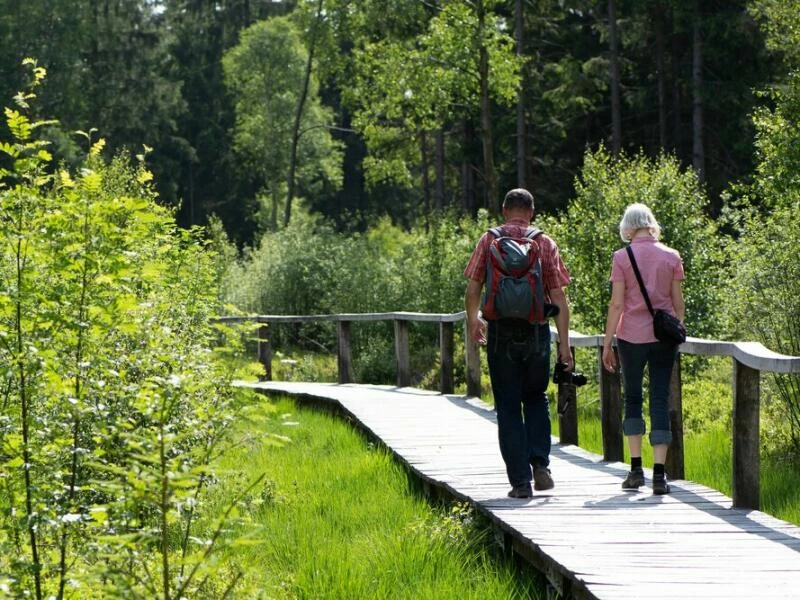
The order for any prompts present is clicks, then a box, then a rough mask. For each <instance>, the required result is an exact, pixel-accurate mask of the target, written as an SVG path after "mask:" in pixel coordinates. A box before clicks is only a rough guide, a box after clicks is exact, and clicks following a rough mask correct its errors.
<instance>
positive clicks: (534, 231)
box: [525, 227, 544, 240]
mask: <svg viewBox="0 0 800 600" xmlns="http://www.w3.org/2000/svg"><path fill="white" fill-rule="evenodd" d="M543 233H544V232H543V231H542V230H541V229H539V228H538V227H528V231H526V232H525V237H526V238H528V239H529V240H533V239H535V238H537V237H539V236H540V235H542V234H543Z"/></svg>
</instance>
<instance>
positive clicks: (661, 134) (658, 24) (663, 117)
mask: <svg viewBox="0 0 800 600" xmlns="http://www.w3.org/2000/svg"><path fill="white" fill-rule="evenodd" d="M664 13H665V7H664V5H663V3H662V2H659V3H658V4H657V5H656V8H655V11H654V14H653V25H654V27H655V34H656V68H657V69H658V145H659V148H660V149H661V150H666V148H667V82H666V77H665V73H664V65H665V63H664V29H665V23H664Z"/></svg>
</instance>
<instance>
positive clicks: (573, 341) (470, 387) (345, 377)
mask: <svg viewBox="0 0 800 600" xmlns="http://www.w3.org/2000/svg"><path fill="white" fill-rule="evenodd" d="M465 318H466V313H465V312H464V311H461V312H457V313H414V312H382V313H342V314H331V315H251V316H226V317H219V318H217V319H215V321H217V322H220V323H243V322H254V323H259V324H260V327H259V336H258V338H259V344H258V356H259V360H260V361H261V363H262V364H263V365H264V369H265V374H266V378H267V379H270V378H271V377H272V366H271V363H272V348H271V345H270V342H269V326H270V325H274V324H280V323H309V322H317V321H333V322H336V323H337V329H338V337H339V344H338V366H339V375H338V380H339V383H350V382H352V381H353V379H354V378H353V370H352V360H351V355H350V352H351V347H350V329H351V324H352V323H354V322H367V321H387V320H388V321H394V324H395V356H396V361H397V385H398V386H399V387H405V386H408V385H410V382H411V373H410V367H409V365H410V358H409V345H408V323H409V322H412V321H416V322H433V323H439V344H440V363H441V368H440V385H439V389H440V391H441V393H443V394H451V393H453V388H454V379H453V365H454V363H453V349H454V344H453V326H454V323H458V322H462V321H464V320H465ZM551 332H552V334H553V339H554V340H557V339H558V332H557V331H556V329H555V328H554V327H551ZM569 339H570V346H571V347H572V348H573V349H574V348H576V347H577V348H595V349H596V350H597V361H598V363H597V364H598V373H599V376H600V382H599V383H600V385H599V388H600V407H601V408H600V414H601V425H602V436H603V460H606V461H614V462H616V461H622V460H623V459H624V452H623V442H624V436H623V432H622V414H623V411H622V393H621V385H620V384H621V382H620V376H619V373H618V372H617V373H609V372H608V371H606V370H605V369H604V368H603V365H602V347H603V336H602V335H597V334H583V333H580V332H576V331H570V333H569ZM464 342H465V344H464V345H465V361H466V383H467V396H477V397H480V395H481V367H480V347H479V346H478V344H476V343H475V342H473V341H472V340H470V339H468V336H467V332H466V328H465V331H464ZM615 346H616V344H615ZM681 354H689V355H701V356H729V357H731V359H732V361H733V382H732V385H733V456H732V462H733V477H732V484H733V485H732V487H733V505H734V506H735V507H739V508H752V509H758V508H759V505H760V499H759V496H760V481H759V479H760V475H759V472H760V456H759V449H760V423H759V416H760V376H761V373H762V372H767V373H784V374H786V373H790V374H800V356H787V355H784V354H779V353H777V352H773V351H772V350H770V349H768V348H766V347H765V346H764V345H762V344H761V343H759V342H728V341H721V340H707V339H703V338H695V337H689V338H687V339H686V342H685V343H683V344H681V346H680V347H679V356H678V361H677V363H676V367H675V369H674V370H673V374H672V382H671V383H670V400H669V412H670V422H671V428H672V434H673V441H672V445H671V446H670V451H669V453H668V457H667V470H668V472H669V473H670V475H671V476H672V477H673V478H675V479H683V477H684V456H683V405H682V384H681V363H680V355H681ZM575 400H576V389H575V386H574V385H569V384H559V385H558V419H559V437H560V441H561V443H562V444H575V445H577V444H578V418H577V409H576V401H575Z"/></svg>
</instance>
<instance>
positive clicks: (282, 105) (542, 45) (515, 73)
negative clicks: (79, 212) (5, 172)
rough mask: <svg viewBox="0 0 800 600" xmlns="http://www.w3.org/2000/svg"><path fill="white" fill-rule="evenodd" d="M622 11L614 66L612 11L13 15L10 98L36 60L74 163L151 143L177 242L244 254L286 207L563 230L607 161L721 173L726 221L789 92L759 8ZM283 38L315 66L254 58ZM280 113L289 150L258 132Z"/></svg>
mask: <svg viewBox="0 0 800 600" xmlns="http://www.w3.org/2000/svg"><path fill="white" fill-rule="evenodd" d="M757 4H758V5H760V6H761V7H762V12H765V13H770V14H773V13H774V14H775V15H776V16H777V15H779V14H782V13H779V12H778V11H779V6H780V5H781V4H782V3H773V2H759V3H757ZM783 4H785V5H786V6H785V7H784V10H785V12H786V13H787V16H786V17H785V18H783V20H784V22H786V23H789V21H787V19H789V18H790V17H791V9H792V7H793V4H792V3H791V2H788V3H783ZM615 5H616V17H617V18H616V23H615V24H616V28H615V31H616V32H617V33H618V36H617V37H618V44H617V46H616V48H615V50H613V51H612V49H611V48H610V46H609V35H610V31H611V25H612V23H609V13H608V2H606V1H600V0H568V1H563V0H535V1H530V0H528V1H525V2H523V1H522V0H480V1H473V0H470V1H467V0H436V1H433V2H419V1H417V0H361V1H359V2H352V1H350V0H282V1H271V2H252V1H249V0H224V1H216V2H209V1H206V0H26V1H25V2H20V1H19V0H0V15H2V17H0V99H1V100H2V102H3V104H8V102H9V100H10V98H11V97H12V96H13V94H14V93H15V92H16V90H17V89H19V87H20V85H19V84H20V78H19V74H18V65H19V61H20V60H21V59H22V58H23V57H24V56H34V57H36V58H37V59H38V60H39V62H40V64H42V65H44V66H45V67H47V68H48V69H49V70H50V72H51V77H50V78H49V79H48V81H47V82H46V84H45V85H44V86H43V88H42V90H41V94H40V95H41V105H40V111H41V113H40V114H41V115H45V116H47V115H58V116H59V119H60V124H54V125H52V129H53V133H52V135H51V137H53V138H54V139H55V140H57V143H56V144H54V147H53V149H52V151H53V152H54V154H55V155H56V157H57V158H58V159H61V158H65V159H67V160H70V161H72V162H73V163H75V162H76V161H79V160H80V156H81V152H80V146H79V144H80V140H79V139H76V138H75V137H74V136H73V135H72V134H71V133H70V132H72V131H75V130H84V131H88V130H89V128H91V127H95V128H97V130H98V131H99V135H100V136H102V137H103V138H104V139H106V140H107V147H106V149H105V150H104V151H103V153H104V154H105V155H106V156H113V155H115V153H116V152H117V151H118V150H119V149H120V148H128V149H130V151H131V153H132V154H137V153H139V152H141V150H142V147H143V145H145V144H146V145H147V146H148V147H150V148H152V152H150V153H148V155H147V158H146V161H147V165H148V168H149V169H150V170H151V171H152V172H153V173H154V175H155V185H156V187H157V190H158V192H159V201H160V202H162V203H163V204H166V205H169V206H174V207H177V213H176V217H177V220H178V222H179V223H180V224H181V225H184V226H189V225H194V224H205V223H206V222H207V221H208V219H209V217H210V216H211V215H217V216H218V217H219V218H220V219H221V222H222V223H223V224H224V227H225V229H226V231H227V232H228V234H229V236H230V237H231V238H232V239H234V240H235V241H236V242H237V243H238V244H239V246H240V247H242V246H245V245H257V242H258V238H259V237H260V235H261V233H262V232H263V231H264V230H270V229H273V228H274V227H275V226H276V223H277V226H282V221H283V220H284V219H283V218H282V217H284V215H280V214H278V218H273V210H274V208H273V207H274V203H275V199H276V198H279V199H281V201H282V203H283V204H284V205H285V206H286V207H291V202H292V201H294V200H295V197H296V198H297V199H302V200H304V201H305V204H306V206H307V207H308V208H309V209H310V210H311V211H312V212H313V213H317V214H322V215H324V216H325V217H326V218H327V219H328V220H330V221H332V222H333V223H334V224H335V227H336V229H337V230H348V231H352V230H358V231H363V230H364V229H365V228H366V227H367V226H368V225H372V224H374V223H375V222H376V221H377V220H378V219H380V218H381V217H383V216H389V217H390V218H391V219H392V221H393V222H394V223H398V224H400V225H401V226H403V227H405V228H407V227H409V226H410V225H411V224H413V223H416V222H418V220H419V219H420V218H422V217H425V216H427V215H428V214H430V212H431V211H432V210H435V209H441V208H445V207H456V208H457V209H458V210H459V211H461V212H464V213H466V214H471V215H473V216H474V215H475V214H476V212H477V209H478V208H479V207H486V208H488V209H489V211H490V212H492V213H494V212H495V211H496V209H497V201H498V200H499V197H498V196H499V194H500V193H501V192H502V190H504V189H506V188H508V187H511V186H513V185H516V184H517V183H524V184H526V185H528V186H529V187H531V188H533V189H534V191H535V192H536V194H537V198H538V199H539V205H540V208H541V209H542V210H543V211H545V212H550V213H552V212H555V211H556V210H561V209H564V208H566V206H567V204H568V202H569V199H570V198H571V197H572V195H573V190H574V188H573V186H574V183H575V175H576V174H577V173H578V172H579V170H580V168H581V165H582V160H583V154H584V150H585V149H586V147H587V146H588V147H590V148H592V149H596V148H597V147H599V146H600V145H602V144H608V145H609V147H616V146H615V144H616V143H619V145H620V147H621V148H622V149H624V150H625V151H626V152H627V153H629V154H630V155H635V154H637V153H639V152H640V151H641V152H643V154H644V156H647V157H649V158H651V159H655V158H657V157H658V156H659V155H660V154H661V153H663V152H668V153H670V154H672V155H674V156H675V157H676V159H677V160H678V161H679V163H680V164H681V165H682V166H685V165H688V164H693V161H694V160H695V158H694V157H695V155H701V157H702V163H703V164H704V167H703V169H702V175H703V177H704V178H705V181H706V182H707V185H708V195H709V205H710V209H711V210H712V211H713V212H714V214H716V213H717V211H719V209H720V208H721V204H722V199H721V193H722V192H723V191H724V190H725V188H726V187H727V185H728V184H729V182H731V181H733V180H736V179H738V178H740V177H742V176H746V175H748V174H749V173H750V172H751V171H752V166H753V127H752V124H751V122H750V119H749V115H750V113H751V112H752V110H753V108H754V106H756V104H757V102H758V99H757V97H756V96H755V95H754V93H753V91H754V90H755V89H760V88H763V87H765V86H767V85H770V84H772V83H774V82H780V81H782V80H783V77H782V76H780V75H779V72H778V71H776V68H775V66H776V62H775V61H774V60H773V59H772V58H771V55H770V54H768V53H767V49H766V48H765V44H764V39H763V35H762V33H761V30H760V29H759V27H758V26H757V22H756V20H755V19H754V18H753V17H752V16H751V15H750V13H748V11H747V10H746V5H747V3H746V1H745V0H735V1H732V2H730V1H729V2H719V1H714V2H702V3H697V7H698V10H697V11H695V10H694V7H695V3H693V2H688V1H687V0H658V1H657V2H655V1H654V2H633V1H630V0H625V1H617V2H615ZM787 7H788V8H787ZM517 9H519V11H520V12H519V19H516V18H515V17H516V14H515V11H516V10H517ZM772 22H774V23H776V25H775V28H778V29H776V31H778V32H780V31H782V29H779V28H781V27H784V26H783V25H781V24H780V23H778V21H777V19H775V20H774V21H772ZM265 23H271V24H270V25H266V24H265ZM278 30H280V31H281V32H282V33H281V34H280V35H286V38H285V41H286V43H285V44H282V45H281V46H280V47H281V48H282V50H281V53H282V54H281V56H283V57H285V56H288V54H291V56H293V57H294V58H293V59H291V60H289V59H281V60H282V61H283V62H282V63H280V64H278V63H276V59H277V57H278V54H277V52H276V51H274V49H273V50H271V49H270V48H271V46H269V45H262V46H256V45H254V44H253V40H254V35H253V33H254V32H255V31H262V32H264V31H273V32H277V31H278ZM695 31H697V32H698V33H699V38H698V39H699V40H700V41H701V42H702V43H701V44H699V45H696V44H694V42H693V40H694V39H695V36H694V33H695ZM289 32H291V33H289ZM276 35H277V34H276ZM777 39H778V37H777V36H776V40H777ZM784 46H785V45H784ZM248 53H249V54H248ZM286 53H288V54H286ZM237 55H239V56H245V55H246V56H249V57H250V58H248V59H247V61H246V63H244V64H243V66H242V67H241V68H240V75H241V76H239V77H236V76H233V74H232V69H228V72H227V73H226V69H224V68H223V57H224V56H228V57H229V59H228V61H227V62H228V63H234V62H235V60H233V57H234V56H237ZM695 58H698V60H699V65H700V66H699V72H698V73H694V72H693V61H694V59H695ZM303 59H307V60H306V61H305V66H306V67H309V68H310V73H309V77H308V78H306V73H305V72H304V67H303ZM612 59H614V60H613V61H612ZM612 62H613V63H614V64H616V65H618V71H619V77H618V78H617V79H616V80H613V81H612V75H613V73H612V68H611V65H612ZM276 64H278V66H281V68H280V69H274V70H270V69H271V67H270V65H272V66H276ZM233 70H235V69H233ZM248 75H251V76H252V77H251V78H249V79H248ZM242 76H243V77H242ZM242 81H249V82H250V83H251V84H258V85H260V90H261V93H260V95H256V94H254V93H253V89H248V88H247V87H246V86H243V85H241V82H242ZM237 82H238V83H237ZM305 82H307V85H305ZM612 89H615V90H616V89H618V91H619V97H620V111H621V115H620V117H621V122H622V127H621V139H620V140H613V139H612V137H613V135H614V134H613V132H612V127H611V123H612V120H613V119H612V106H611V102H610V96H611V92H612ZM304 90H305V92H304ZM515 104H516V106H515ZM259 109H261V110H262V112H261V116H263V117H264V118H265V121H266V120H268V119H267V117H269V116H270V115H272V116H275V115H280V121H281V122H282V123H283V129H281V130H280V131H278V132H276V130H275V129H274V128H273V129H267V128H265V123H258V127H256V126H255V121H254V115H257V114H259V113H258V111H259ZM297 115H301V119H297V118H296V116H297ZM312 127H313V129H312ZM293 129H294V131H292V130H293ZM300 130H302V131H306V132H307V133H305V134H303V135H302V136H299V139H298V134H299V131H300ZM266 132H269V135H270V141H266V140H265V139H264V135H266V134H267V133H266ZM276 133H279V134H280V137H274V134H276ZM273 137H274V139H273ZM314 138H316V139H314ZM278 139H280V140H281V141H280V142H278V141H277V140H278ZM292 140H294V141H293V142H292ZM312 140H313V144H312V143H311V142H312ZM332 140H336V141H337V142H338V143H339V144H342V146H343V152H342V153H341V154H339V153H338V151H336V148H335V145H334V146H332V145H331V144H330V142H331V141H332ZM303 142H308V144H305V145H304V144H303ZM518 142H524V143H522V145H521V146H520V145H518ZM612 142H613V143H612ZM700 142H702V144H701V145H698V144H699V143H700ZM292 143H299V145H300V147H299V148H296V150H295V152H291V145H292ZM293 154H294V155H295V157H296V159H297V163H296V164H295V166H294V168H295V169H297V174H298V176H297V181H296V183H297V186H296V188H294V189H279V188H280V184H281V183H282V182H286V183H287V185H289V187H292V186H291V184H290V183H289V182H290V181H293V180H294V179H295V178H294V177H291V176H290V171H292V166H291V160H289V161H288V162H287V156H289V157H291V155H293ZM698 160H699V159H698ZM339 183H341V185H339ZM289 196H293V197H292V198H289ZM265 205H266V207H267V209H266V211H265V210H264V207H265ZM284 212H285V213H288V211H284ZM265 217H266V218H265Z"/></svg>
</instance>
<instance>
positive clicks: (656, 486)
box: [653, 473, 669, 496]
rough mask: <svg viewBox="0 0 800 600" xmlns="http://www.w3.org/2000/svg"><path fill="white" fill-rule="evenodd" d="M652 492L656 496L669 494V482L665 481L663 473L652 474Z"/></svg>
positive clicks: (665, 477)
mask: <svg viewBox="0 0 800 600" xmlns="http://www.w3.org/2000/svg"><path fill="white" fill-rule="evenodd" d="M653 493H654V494H655V495H657V496H662V495H664V494H669V484H668V483H667V476H666V474H665V473H656V474H654V475H653Z"/></svg>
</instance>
